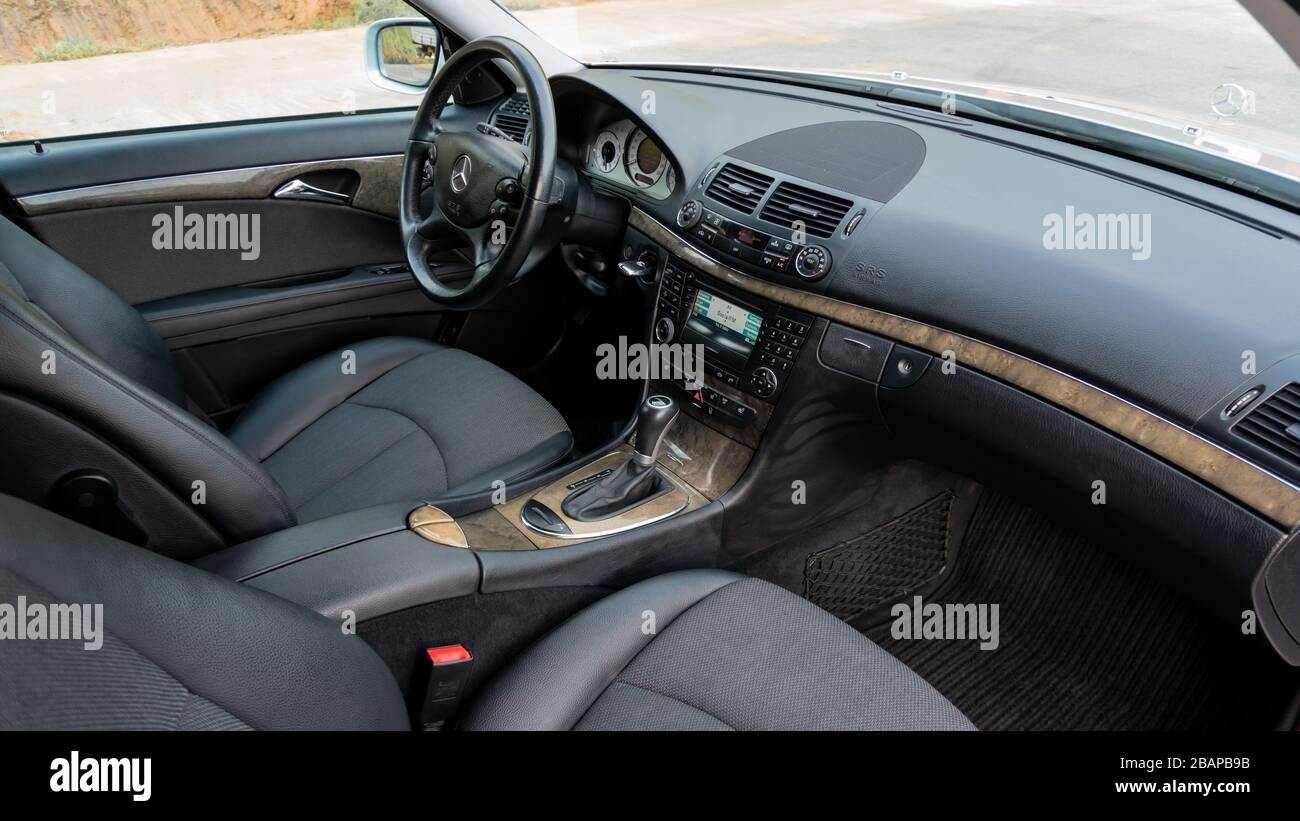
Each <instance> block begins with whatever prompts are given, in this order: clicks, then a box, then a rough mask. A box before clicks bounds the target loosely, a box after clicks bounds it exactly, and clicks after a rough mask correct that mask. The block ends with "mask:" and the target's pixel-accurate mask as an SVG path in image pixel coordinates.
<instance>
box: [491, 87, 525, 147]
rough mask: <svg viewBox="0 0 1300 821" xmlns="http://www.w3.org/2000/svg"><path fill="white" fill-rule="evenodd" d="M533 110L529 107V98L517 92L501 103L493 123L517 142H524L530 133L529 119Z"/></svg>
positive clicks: (494, 115)
mask: <svg viewBox="0 0 1300 821" xmlns="http://www.w3.org/2000/svg"><path fill="white" fill-rule="evenodd" d="M531 116H532V111H531V110H530V109H529V108H528V98H527V97H525V96H524V95H522V94H517V95H515V96H514V97H511V98H510V99H509V100H506V101H505V102H504V103H502V104H501V107H500V108H498V109H497V110H496V113H495V114H493V115H492V125H494V126H496V127H497V128H499V129H501V130H502V131H504V132H505V133H507V134H509V135H510V139H512V140H514V141H515V142H517V143H522V142H524V136H525V135H527V134H528V124H529V119H530V117H531Z"/></svg>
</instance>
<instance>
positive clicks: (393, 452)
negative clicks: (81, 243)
mask: <svg viewBox="0 0 1300 821" xmlns="http://www.w3.org/2000/svg"><path fill="white" fill-rule="evenodd" d="M349 349H350V350H351V351H352V352H353V354H354V355H355V372H345V368H344V359H343V352H341V351H339V352H335V353H333V354H330V355H327V356H323V357H321V358H320V359H318V360H316V361H314V362H311V363H308V364H307V365H304V366H303V367H301V368H299V369H298V370H296V371H293V372H292V373H290V374H288V375H287V376H285V377H283V378H282V379H280V380H279V381H278V382H276V383H275V384H273V385H272V386H270V387H269V388H268V389H266V390H265V391H264V392H263V394H262V395H261V396H260V397H258V398H257V399H255V400H254V402H253V403H252V405H251V406H250V407H249V408H248V409H247V410H246V411H245V413H244V414H243V416H242V417H241V418H240V419H238V420H237V421H236V422H235V424H234V426H233V427H232V429H231V430H230V435H229V437H227V436H225V435H223V434H222V433H221V432H220V431H218V430H216V429H215V428H214V427H212V426H211V425H210V424H207V423H206V422H205V421H204V420H203V419H202V418H201V414H200V413H198V412H197V411H196V410H194V409H193V406H192V405H191V403H190V402H189V400H188V398H187V396H186V393H185V388H184V386H183V385H182V382H181V377H180V374H179V373H178V372H177V370H176V368H175V367H174V365H173V363H172V360H171V356H170V353H169V352H168V350H167V348H166V346H165V345H164V344H163V342H162V340H161V339H160V338H159V337H158V335H157V334H156V333H154V331H153V329H152V328H150V327H149V325H148V324H147V323H146V322H145V321H144V319H143V318H142V317H141V316H140V314H139V312H137V311H136V310H135V309H134V308H132V307H131V306H129V305H127V304H126V303H125V302H123V301H122V300H121V299H120V298H119V297H118V296H117V295H116V294H115V293H113V292H112V291H111V290H110V289H108V288H107V287H105V286H104V285H103V284H102V283H100V282H98V281H97V280H95V279H94V278H93V277H91V276H89V275H87V274H86V273H85V272H83V271H82V270H80V269H79V268H77V267H76V266H75V265H73V264H72V263H70V262H68V261H67V260H65V259H64V258H62V257H61V256H59V255H58V254H56V253H55V252H54V251H52V250H50V249H49V248H47V247H45V246H44V245H42V244H41V243H40V242H38V241H37V240H36V239H35V238H33V237H31V236H30V235H28V234H27V233H26V232H24V231H23V230H22V229H20V228H19V227H18V226H16V225H14V224H13V223H12V222H10V221H9V220H6V219H2V218H0V450H3V451H4V452H5V453H6V456H7V457H8V458H9V460H10V461H11V463H12V466H13V468H12V469H6V470H5V471H0V491H3V492H7V493H11V494H15V495H18V496H21V497H23V498H27V499H30V500H32V501H33V502H36V503H38V504H46V503H48V502H49V499H50V494H51V490H52V489H53V488H54V487H55V486H56V485H57V484H58V483H59V482H60V480H62V479H63V478H64V477H66V476H67V475H69V474H70V473H73V472H75V471H80V470H86V469H94V470H97V471H100V472H102V473H105V474H107V475H109V476H111V477H112V478H113V480H114V482H115V483H116V485H117V488H118V492H119V494H120V498H121V502H122V504H123V506H124V507H125V508H127V509H129V510H130V512H131V514H132V516H133V517H134V518H135V520H136V523H137V524H138V525H140V527H141V528H142V529H143V530H144V532H145V534H146V535H147V537H148V540H149V541H148V546H149V547H150V548H152V549H155V550H158V551H160V552H163V553H166V554H168V555H171V556H174V557H177V558H182V559H191V558H194V557H196V556H199V555H202V554H204V553H207V552H210V551H212V550H215V549H217V548H220V547H223V546H225V545H227V544H234V543H237V542H242V541H246V540H248V539H251V538H255V537H257V536H261V535H264V534H266V533H271V532H274V531H277V530H281V529H283V528H286V527H289V526H291V525H293V524H296V523H297V522H299V521H304V520H310V519H315V518H319V517H322V516H326V515H330V514H334V513H342V512H346V511H348V510H355V509H358V508H362V507H367V506H370V505H375V504H381V503H384V502H395V501H411V502H418V501H419V500H421V499H430V498H437V497H445V496H451V495H457V494H461V493H471V492H475V491H481V490H486V489H489V488H490V487H491V486H492V482H493V481H495V480H498V479H499V480H501V481H505V482H509V481H512V480H514V479H518V478H520V477H522V476H525V475H527V474H529V473H532V472H536V471H538V470H541V469H543V468H545V467H547V466H549V465H552V464H555V463H556V462H558V461H559V460H561V459H563V458H564V456H565V455H566V454H567V453H568V451H569V449H570V447H571V446H572V441H573V439H572V436H571V434H570V433H569V430H568V427H567V426H566V425H565V423H564V420H563V418H562V417H561V416H560V414H559V413H558V412H556V411H555V410H554V409H553V408H552V407H551V406H550V405H549V404H547V403H546V401H545V400H543V399H542V398H541V397H540V396H538V395H537V394H536V393H535V392H533V391H532V390H531V389H530V388H528V387H527V386H526V385H524V384H523V383H522V382H520V381H518V380H517V379H515V378H514V377H513V376H511V375H509V374H507V373H506V372H504V371H502V370H500V369H499V368H497V367H495V366H493V365H491V364H489V363H487V362H485V361H483V360H481V359H479V358H477V357H474V356H472V355H470V354H468V353H465V352H463V351H459V350H455V349H448V348H445V347H442V346H438V345H434V344H432V343H430V342H426V341H423V340H418V339H406V338H385V339H374V340H370V341H367V342H362V343H359V344H356V345H352V346H349ZM197 481H202V482H203V486H202V487H203V490H204V497H205V500H204V504H202V505H197V504H192V503H191V499H192V497H193V494H194V492H195V484H194V483H195V482H197Z"/></svg>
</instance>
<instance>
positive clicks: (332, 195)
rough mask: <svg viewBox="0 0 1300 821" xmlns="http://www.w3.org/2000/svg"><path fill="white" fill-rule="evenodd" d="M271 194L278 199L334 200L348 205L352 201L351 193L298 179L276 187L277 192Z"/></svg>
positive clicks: (339, 203) (336, 202)
mask: <svg viewBox="0 0 1300 821" xmlns="http://www.w3.org/2000/svg"><path fill="white" fill-rule="evenodd" d="M271 196H272V197H274V198H275V199H277V200H313V201H315V202H332V203H335V204H337V205H348V204H350V203H351V202H352V195H351V194H344V193H342V192H341V191H330V190H328V189H325V188H317V187H316V186H314V185H312V184H311V183H306V182H303V181H302V180H298V179H294V180H289V181H288V182H286V183H285V184H284V185H282V186H280V187H279V188H277V189H275V193H274V194H272V195H271Z"/></svg>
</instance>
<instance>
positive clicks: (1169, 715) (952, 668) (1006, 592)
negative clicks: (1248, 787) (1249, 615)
mask: <svg viewBox="0 0 1300 821" xmlns="http://www.w3.org/2000/svg"><path fill="white" fill-rule="evenodd" d="M925 601H926V603H927V604H928V603H930V602H935V603H940V604H944V603H954V604H967V603H974V604H994V603H996V604H998V605H999V645H998V647H997V649H995V650H988V651H984V650H981V649H980V647H979V644H980V643H979V642H978V641H971V640H950V641H945V640H924V639H919V640H908V639H894V638H893V637H892V636H891V635H890V625H889V624H888V623H885V624H882V625H878V626H876V627H874V628H871V629H869V630H867V631H865V632H866V634H867V635H868V636H869V637H870V638H872V639H873V640H874V641H876V642H877V643H878V644H880V645H881V646H883V647H884V648H885V649H887V650H888V651H889V652H890V653H892V654H894V655H895V656H897V657H898V658H899V659H900V660H902V661H903V662H904V663H906V664H907V665H908V666H909V667H911V668H912V669H913V670H915V671H916V672H917V673H918V674H920V675H921V676H922V677H923V678H924V679H926V681H928V682H930V684H932V685H933V686H934V687H935V688H937V689H938V690H939V691H940V692H942V693H943V694H944V695H945V696H947V697H948V699H949V700H950V701H952V702H953V703H954V704H955V705H956V706H957V707H958V708H960V709H961V710H962V711H963V712H964V713H965V714H966V715H967V716H968V717H969V718H970V719H971V721H973V722H974V723H975V725H976V726H977V727H979V728H980V729H985V730H1019V729H1035V730H1119V729H1124V730H1131V729H1151V730H1163V729H1215V728H1260V729H1268V728H1270V727H1271V726H1273V723H1274V722H1275V721H1276V719H1277V717H1278V716H1279V715H1281V713H1282V711H1283V709H1284V708H1285V705H1286V701H1287V698H1288V693H1289V692H1290V690H1291V688H1292V687H1293V686H1294V680H1293V677H1291V676H1290V675H1289V670H1288V669H1285V668H1282V667H1281V666H1280V665H1281V663H1280V662H1276V663H1274V661H1275V660H1273V659H1271V658H1269V657H1268V654H1267V652H1264V651H1261V650H1260V649H1259V648H1258V647H1254V646H1247V645H1248V642H1247V640H1245V639H1243V638H1241V637H1239V636H1235V635H1234V634H1233V633H1232V631H1231V630H1230V629H1229V628H1228V627H1227V626H1224V625H1220V624H1217V623H1211V622H1209V621H1208V620H1207V619H1206V618H1205V617H1203V616H1202V615H1201V614H1200V613H1199V611H1197V610H1195V609H1194V608H1192V607H1191V605H1190V604H1188V603H1187V602H1186V601H1185V600H1183V599H1182V598H1180V597H1179V596H1177V595H1175V594H1174V593H1173V592H1172V591H1171V590H1170V589H1169V588H1168V587H1166V586H1165V585H1164V584H1162V583H1160V582H1158V581H1156V580H1154V579H1153V578H1151V577H1150V576H1147V575H1145V574H1144V573H1142V572H1141V571H1139V570H1138V569H1136V568H1134V567H1132V566H1131V565H1129V564H1128V563H1127V562H1125V561H1122V560H1120V559H1119V558H1118V557H1116V556H1114V555H1112V554H1110V553H1108V552H1106V551H1104V550H1101V549H1099V548H1098V547H1096V546H1095V545H1093V544H1091V543H1090V542H1089V540H1088V538H1087V537H1086V536H1084V535H1083V534H1081V533H1080V532H1079V531H1077V530H1074V529H1072V528H1069V527H1065V526H1062V525H1060V524H1058V523H1057V522H1056V521H1054V520H1053V519H1051V518H1049V517H1047V516H1045V515H1043V514H1041V513H1039V512H1037V511H1035V510H1033V509H1031V508H1029V507H1026V506H1025V505H1024V504H1022V503H1020V502H1019V501H1016V500H1014V499H1011V498H1008V497H1006V496H1003V495H1000V494H997V493H993V492H988V493H986V494H985V495H984V497H983V498H982V499H981V501H980V503H979V506H978V508H977V509H976V512H975V515H974V519H973V520H972V521H971V524H970V527H969V529H968V531H967V533H966V536H965V539H964V541H963V543H962V550H961V554H960V557H959V558H958V562H957V566H956V569H955V571H954V572H953V574H952V576H951V580H950V582H949V583H948V584H946V585H945V586H944V587H943V589H942V590H941V591H940V592H939V593H938V594H936V596H934V597H930V598H927V599H926V600H925Z"/></svg>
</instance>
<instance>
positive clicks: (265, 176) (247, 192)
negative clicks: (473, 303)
mask: <svg viewBox="0 0 1300 821" xmlns="http://www.w3.org/2000/svg"><path fill="white" fill-rule="evenodd" d="M335 169H348V170H352V171H356V172H357V173H358V174H359V175H360V176H361V185H360V186H359V187H358V188H357V192H356V194H354V195H353V197H352V207H353V208H360V209H362V210H363V211H371V212H374V213H376V214H383V215H384V216H389V217H395V216H397V200H398V189H399V188H400V187H401V182H402V155H401V154H391V155H383V156H375V157H350V158H344V159H338V160H312V161H309V162H301V163H285V164H282V165H262V166H254V167H250V168H231V169H227V170H225V171H204V172H200V173H197V174H181V175H178V176H174V177H155V178H152V179H147V180H130V181H128V182H113V183H107V184H105V185H92V186H88V187H86V188H69V189H65V190H62V191H50V192H47V193H43V194H29V195H27V196H25V197H19V198H18V206H19V207H20V208H21V209H22V210H23V213H24V214H26V215H27V216H29V217H37V216H42V215H45V214H57V213H60V212H63V211H79V210H82V209H87V208H110V207H113V206H118V205H140V204H147V203H172V202H191V201H198V200H247V199H265V198H266V197H269V196H271V194H273V193H274V192H275V189H277V188H279V187H280V186H281V185H283V184H284V183H286V182H288V181H289V180H292V179H293V178H294V177H297V176H298V175H300V174H309V173H311V172H313V171H331V170H335Z"/></svg>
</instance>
